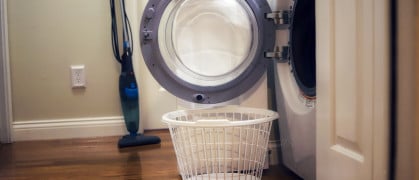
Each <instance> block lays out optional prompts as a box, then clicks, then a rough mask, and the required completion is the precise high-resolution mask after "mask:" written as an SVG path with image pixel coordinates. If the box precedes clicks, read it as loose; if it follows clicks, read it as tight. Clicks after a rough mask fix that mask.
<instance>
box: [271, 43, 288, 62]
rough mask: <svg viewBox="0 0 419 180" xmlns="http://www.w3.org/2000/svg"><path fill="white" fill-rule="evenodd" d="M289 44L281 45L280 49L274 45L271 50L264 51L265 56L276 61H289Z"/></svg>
mask: <svg viewBox="0 0 419 180" xmlns="http://www.w3.org/2000/svg"><path fill="white" fill-rule="evenodd" d="M289 50H290V48H289V46H282V50H280V49H279V47H278V46H276V47H275V51H273V52H265V57H267V58H270V59H273V60H276V61H277V62H278V63H288V62H289V59H290V58H289V54H290V53H289Z"/></svg>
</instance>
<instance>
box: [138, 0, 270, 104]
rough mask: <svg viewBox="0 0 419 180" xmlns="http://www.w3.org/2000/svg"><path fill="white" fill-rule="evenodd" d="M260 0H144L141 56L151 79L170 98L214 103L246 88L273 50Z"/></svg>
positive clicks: (265, 9)
mask: <svg viewBox="0 0 419 180" xmlns="http://www.w3.org/2000/svg"><path fill="white" fill-rule="evenodd" d="M268 13H270V8H269V5H268V3H267V2H266V1H265V0H248V1H243V0H150V1H149V2H148V4H147V6H146V9H145V13H144V15H143V18H142V22H141V33H142V34H141V37H140V38H141V50H142V54H143V57H144V60H145V62H146V64H147V67H148V68H149V70H150V72H151V73H152V75H153V76H154V78H155V79H156V80H157V81H158V82H159V83H160V84H161V85H162V86H163V87H164V88H166V89H167V90H168V91H170V92H171V93H172V94H174V95H176V96H178V97H180V98H182V99H185V100H187V101H191V102H196V103H206V104H209V103H220V102H224V101H227V100H230V99H232V98H235V97H237V96H239V95H241V94H242V93H244V92H245V91H247V90H248V89H249V88H251V87H252V86H253V85H254V84H256V82H257V81H258V80H259V79H260V77H261V76H262V75H263V74H264V72H265V69H266V65H267V64H268V59H267V58H265V56H264V54H265V52H268V51H272V49H273V47H274V45H275V28H274V22H273V20H271V19H267V18H266V17H265V14H268Z"/></svg>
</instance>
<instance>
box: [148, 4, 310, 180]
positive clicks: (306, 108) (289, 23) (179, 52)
mask: <svg viewBox="0 0 419 180" xmlns="http://www.w3.org/2000/svg"><path fill="white" fill-rule="evenodd" d="M277 2H279V1H274V0H270V1H269V2H268V1H266V0H150V1H149V2H148V4H147V6H146V8H145V10H144V15H143V18H142V20H141V27H140V42H141V50H142V55H143V57H144V61H145V63H146V65H147V67H148V69H149V70H150V72H151V74H152V75H153V77H154V78H155V79H156V80H157V81H158V82H159V83H160V85H162V87H164V88H165V89H166V90H167V91H169V92H170V93H172V94H174V95H175V96H177V97H178V98H180V99H182V100H184V101H185V102H190V103H193V104H203V105H213V104H220V103H221V104H223V103H224V104H225V103H237V102H240V101H241V100H240V99H243V97H246V96H247V95H246V94H247V93H249V92H252V89H255V86H256V85H257V84H260V82H261V80H260V79H261V78H263V77H264V75H265V74H266V69H267V68H268V67H269V66H271V67H273V68H272V69H273V70H274V74H275V75H274V76H275V77H274V81H275V85H276V101H277V107H278V112H279V115H280V119H279V129H280V136H281V142H282V143H281V149H282V159H283V162H284V164H285V165H286V166H287V167H289V168H290V169H291V170H293V171H294V172H295V173H296V174H298V175H300V176H301V177H303V178H304V179H314V178H315V94H316V92H315V90H316V84H315V24H314V23H315V22H314V0H294V1H291V0H286V1H281V3H277ZM284 4H289V5H290V6H286V7H283V9H279V10H278V9H277V11H274V12H273V11H272V9H273V8H276V7H278V6H281V5H282V6H283V5H284ZM271 6H272V8H271ZM274 6H276V7H274ZM277 47H280V48H277ZM313 53H314V54H313ZM313 68H314V69H313ZM265 98H266V99H267V98H268V97H265ZM186 104H187V103H186Z"/></svg>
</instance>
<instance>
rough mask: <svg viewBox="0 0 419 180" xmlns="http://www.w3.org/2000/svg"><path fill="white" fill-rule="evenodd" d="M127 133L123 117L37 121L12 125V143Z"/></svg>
mask: <svg viewBox="0 0 419 180" xmlns="http://www.w3.org/2000/svg"><path fill="white" fill-rule="evenodd" d="M126 133H127V130H126V128H125V124H124V120H123V117H97V118H80V119H60V120H38V121H22V122H14V123H13V141H29V140H49V139H72V138H87V137H103V136H120V135H124V134H126Z"/></svg>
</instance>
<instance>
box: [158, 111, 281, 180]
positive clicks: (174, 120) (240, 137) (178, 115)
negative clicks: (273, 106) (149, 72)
mask: <svg viewBox="0 0 419 180" xmlns="http://www.w3.org/2000/svg"><path fill="white" fill-rule="evenodd" d="M276 118H278V114H277V113H276V112H273V111H270V110H264V109H254V108H244V107H239V106H227V107H221V108H211V109H200V110H180V111H174V112H170V113H167V114H165V115H163V122H165V123H167V124H168V125H169V129H170V134H171V136H172V140H173V145H174V148H175V152H176V157H177V161H178V169H179V171H180V174H181V176H182V179H183V180H221V179H225V180H259V179H261V177H262V172H263V167H264V161H265V156H266V152H267V146H268V140H269V134H270V130H271V126H272V120H274V119H276Z"/></svg>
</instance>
